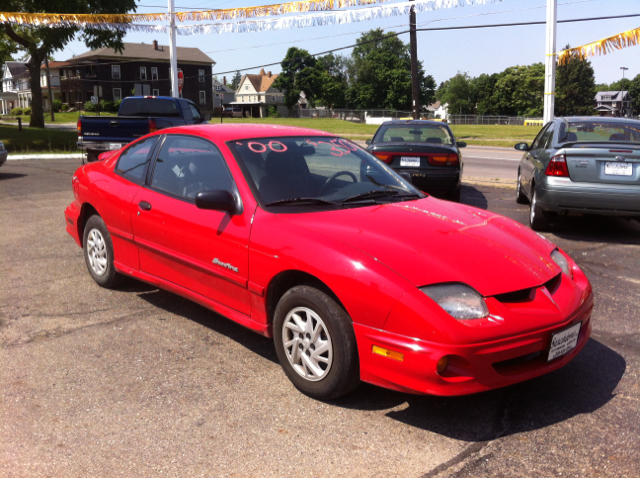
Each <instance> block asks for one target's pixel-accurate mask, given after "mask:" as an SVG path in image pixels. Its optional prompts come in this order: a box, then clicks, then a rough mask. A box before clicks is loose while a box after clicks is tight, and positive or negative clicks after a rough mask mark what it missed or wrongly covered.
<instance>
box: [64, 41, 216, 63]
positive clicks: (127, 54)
mask: <svg viewBox="0 0 640 479" xmlns="http://www.w3.org/2000/svg"><path fill="white" fill-rule="evenodd" d="M156 45H157V44H155V43H148V44H147V43H125V44H124V49H123V50H122V53H118V52H116V51H115V49H114V48H108V47H104V48H98V49H96V50H91V51H89V52H85V53H82V54H80V55H78V56H75V57H73V58H70V59H69V60H67V61H68V62H70V63H72V64H73V63H80V62H82V61H83V60H92V59H95V58H96V57H98V58H110V59H111V58H122V59H145V60H160V61H164V60H166V61H169V47H168V46H167V45H157V49H156ZM176 53H177V58H178V61H179V62H182V63H207V64H212V63H214V64H215V62H214V61H213V60H212V59H211V58H210V57H208V56H207V55H205V54H204V53H203V52H202V51H201V50H200V49H199V48H187V47H177V48H176Z"/></svg>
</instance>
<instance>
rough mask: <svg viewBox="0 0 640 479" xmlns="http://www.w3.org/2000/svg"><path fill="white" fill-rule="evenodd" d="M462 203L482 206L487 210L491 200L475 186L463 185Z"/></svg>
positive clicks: (477, 206)
mask: <svg viewBox="0 0 640 479" xmlns="http://www.w3.org/2000/svg"><path fill="white" fill-rule="evenodd" d="M460 203H463V204H465V205H469V206H475V207H476V208H482V209H483V210H486V209H488V208H489V202H488V201H487V198H485V196H484V194H482V192H481V191H480V190H478V189H476V188H474V187H473V186H469V185H462V191H461V197H460Z"/></svg>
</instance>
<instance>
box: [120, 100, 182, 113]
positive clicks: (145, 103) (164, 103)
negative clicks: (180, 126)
mask: <svg viewBox="0 0 640 479" xmlns="http://www.w3.org/2000/svg"><path fill="white" fill-rule="evenodd" d="M118 116H144V117H146V116H156V117H158V116H168V117H179V116H180V111H179V110H178V105H177V104H176V101H175V100H169V99H167V100H164V99H161V98H127V99H126V100H124V101H123V102H122V106H121V107H120V111H119V112H118Z"/></svg>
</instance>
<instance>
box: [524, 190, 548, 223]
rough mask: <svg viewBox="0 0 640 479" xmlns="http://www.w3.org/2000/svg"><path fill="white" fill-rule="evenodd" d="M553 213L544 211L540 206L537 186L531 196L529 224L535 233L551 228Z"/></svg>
mask: <svg viewBox="0 0 640 479" xmlns="http://www.w3.org/2000/svg"><path fill="white" fill-rule="evenodd" d="M550 217H551V213H549V212H548V211H544V210H543V209H542V208H540V205H539V204H538V193H537V192H536V188H535V186H534V187H533V195H532V196H531V206H530V209H529V224H530V225H531V229H532V230H534V231H546V230H547V229H548V228H549V219H550Z"/></svg>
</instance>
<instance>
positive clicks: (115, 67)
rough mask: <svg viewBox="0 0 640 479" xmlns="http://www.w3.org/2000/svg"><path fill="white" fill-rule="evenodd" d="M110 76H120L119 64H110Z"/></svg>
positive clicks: (116, 77) (117, 77)
mask: <svg viewBox="0 0 640 479" xmlns="http://www.w3.org/2000/svg"><path fill="white" fill-rule="evenodd" d="M111 78H115V79H119V78H120V65H111Z"/></svg>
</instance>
